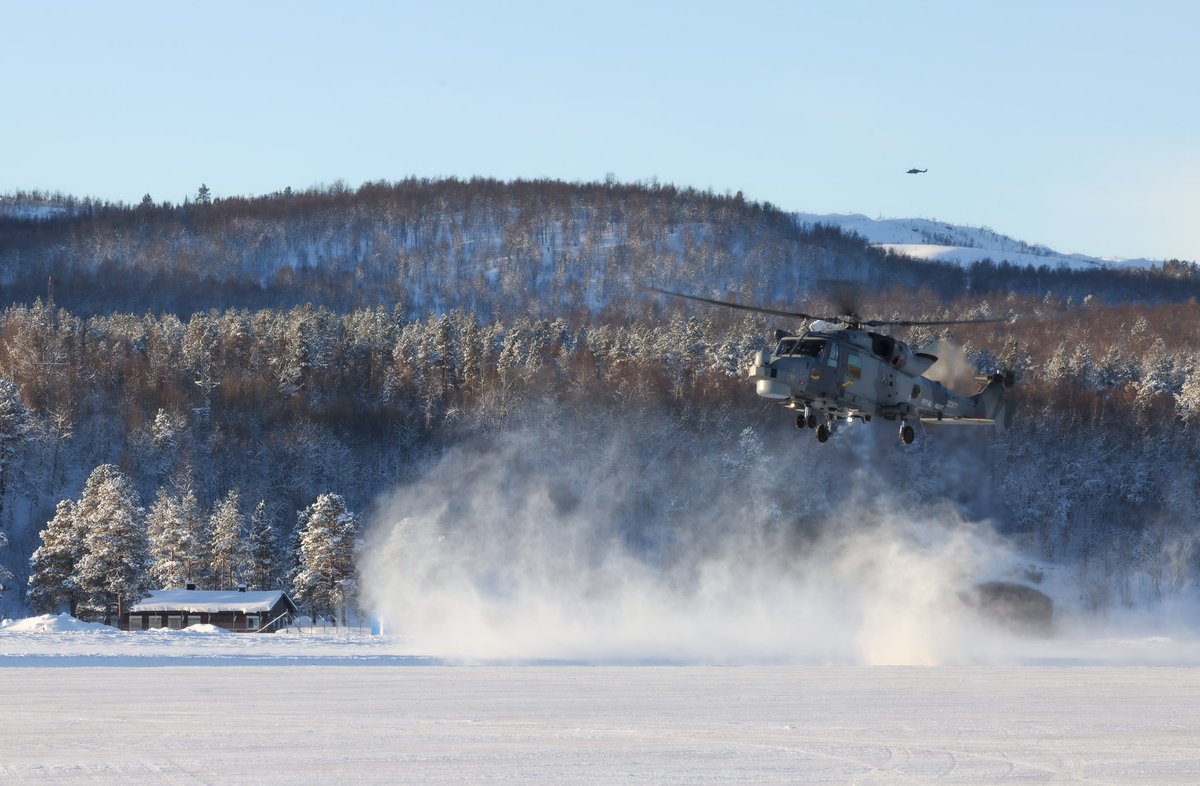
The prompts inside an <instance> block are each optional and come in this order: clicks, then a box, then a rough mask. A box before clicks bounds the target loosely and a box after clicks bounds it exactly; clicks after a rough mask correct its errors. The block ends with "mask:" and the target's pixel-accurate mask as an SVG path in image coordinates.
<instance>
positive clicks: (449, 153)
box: [0, 0, 1200, 260]
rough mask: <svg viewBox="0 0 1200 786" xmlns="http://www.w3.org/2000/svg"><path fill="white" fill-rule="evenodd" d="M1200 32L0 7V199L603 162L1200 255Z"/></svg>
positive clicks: (567, 169)
mask: <svg viewBox="0 0 1200 786" xmlns="http://www.w3.org/2000/svg"><path fill="white" fill-rule="evenodd" d="M1143 6H1144V7H1143ZM1197 29H1200V4H1196V3H1190V2H1157V3H1154V2H1152V3H1145V4H1136V5H1135V4H1133V3H1107V2H1050V1H1049V0H1045V1H1043V2H1028V3H1027V2H1018V1H1014V2H1003V3H1001V2H920V1H919V0H912V1H910V2H888V3H885V2H823V3H815V2H814V3H809V2H790V3H756V2H739V3H733V2H728V3H707V2H688V3H682V2H680V3H667V2H662V3H654V2H643V3H638V2H621V1H617V2H603V3H562V2H544V3H534V2H503V3H501V2H495V3H475V2H440V3H432V2H430V3H420V4H416V3H406V2H394V3H368V2H339V3H308V2H288V3H273V2H262V3H222V2H208V3H195V4H183V3H161V2H157V3H120V4H102V3H83V2H62V3H17V2H6V3H3V4H2V5H0V69H2V72H0V73H2V76H0V85H2V86H0V95H2V96H3V102H2V104H0V106H2V107H3V112H4V117H3V122H0V150H2V151H3V153H0V193H8V192H11V191H14V190H17V189H35V188H36V189H43V190H61V191H65V192H69V193H73V194H76V195H80V196H84V195H89V196H96V197H100V198H105V199H112V200H122V201H127V202H135V201H137V200H139V199H141V197H142V195H143V194H145V193H150V194H151V195H152V196H153V197H154V198H155V199H156V200H160V201H161V200H164V199H167V200H171V201H182V199H183V198H184V197H185V196H187V195H192V194H194V193H195V190H196V188H197V187H198V186H199V184H200V183H201V182H204V183H207V184H208V185H209V186H210V187H211V188H212V190H213V193H214V194H216V195H222V196H225V195H235V194H256V193H267V192H271V191H276V190H280V189H282V188H283V187H285V186H289V185H290V186H292V187H294V188H303V187H307V186H310V185H315V184H321V183H331V182H333V181H335V180H338V179H341V180H344V181H345V182H346V183H348V184H350V185H352V186H354V185H358V184H359V183H361V182H363V181H366V180H379V179H388V180H393V179H399V178H402V177H406V176H408V175H418V176H430V177H436V176H441V175H455V176H460V177H469V176H472V175H484V176H491V177H499V178H504V179H508V178H517V177H525V178H534V177H552V178H562V179H566V180H600V179H602V178H603V177H604V176H605V175H606V174H607V173H609V172H611V173H614V174H615V175H616V176H617V177H618V178H619V179H621V180H625V181H637V180H649V179H651V178H657V179H658V180H659V181H662V182H673V183H677V184H680V185H691V186H696V187H699V188H712V189H714V190H716V191H721V192H723V191H726V190H729V191H737V190H741V191H743V192H744V193H745V194H746V196H747V197H748V198H752V199H757V200H769V201H771V202H773V203H775V204H777V205H779V206H781V207H783V208H786V209H790V210H799V211H808V212H822V213H826V212H858V213H865V214H867V215H869V216H872V217H880V216H885V217H924V218H936V219H941V220H945V221H950V222H955V223H963V224H969V225H974V226H979V225H986V226H989V227H991V228H993V229H995V230H997V231H1000V232H1004V233H1006V234H1010V235H1013V236H1015V237H1018V238H1019V239H1022V240H1026V241H1029V242H1036V243H1045V244H1048V245H1050V246H1052V247H1054V248H1056V249H1057V250H1060V251H1065V252H1080V253H1087V254H1093V255H1096V256H1123V257H1136V256H1149V257H1153V258H1166V257H1181V258H1185V259H1192V260H1200V222H1197V220H1196V218H1197V216H1198V215H1200V133H1198V130H1200V100H1198V99H1200V89H1198V85H1200V54H1198V53H1197V47H1196V46H1195V41H1194V36H1195V31H1196V30H1197ZM913 166H918V167H921V168H925V167H928V169H929V172H928V173H927V174H925V175H920V176H911V175H905V174H904V170H906V169H908V168H909V167H913Z"/></svg>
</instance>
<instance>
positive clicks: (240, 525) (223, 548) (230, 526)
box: [208, 489, 248, 589]
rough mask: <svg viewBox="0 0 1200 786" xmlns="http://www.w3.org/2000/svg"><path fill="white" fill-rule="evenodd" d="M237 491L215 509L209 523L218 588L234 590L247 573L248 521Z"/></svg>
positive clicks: (215, 583)
mask: <svg viewBox="0 0 1200 786" xmlns="http://www.w3.org/2000/svg"><path fill="white" fill-rule="evenodd" d="M238 502H239V494H238V490H237V489H230V490H229V493H228V494H227V495H225V499H223V500H221V501H220V502H218V503H217V504H216V506H215V507H214V508H213V512H212V516H211V517H210V518H209V520H208V528H209V531H210V532H211V533H212V577H213V588H214V589H234V588H235V587H236V586H237V584H238V582H240V581H241V580H242V574H243V573H244V571H245V563H246V554H247V551H248V547H247V544H246V535H245V532H244V530H245V527H246V521H245V519H244V518H243V517H242V512H241V511H240V510H239V509H238Z"/></svg>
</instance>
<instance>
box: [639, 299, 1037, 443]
mask: <svg viewBox="0 0 1200 786" xmlns="http://www.w3.org/2000/svg"><path fill="white" fill-rule="evenodd" d="M642 289H643V290H644V291H647V292H653V293H657V294H660V295H667V296H669V297H676V298H683V299H686V300H694V301H697V302H700V303H708V304H710V305H715V306H724V307H726V308H734V309H739V310H741V311H754V312H757V313H760V314H770V315H773V316H780V317H788V318H792V319H799V320H803V321H805V322H806V323H807V327H806V328H805V329H804V330H803V332H801V333H793V332H791V331H787V330H776V331H775V341H776V344H775V349H774V350H772V351H771V352H767V351H765V350H763V351H759V352H757V353H755V355H754V359H753V364H752V366H751V367H750V370H749V372H748V377H749V379H750V380H752V381H753V382H754V388H755V392H756V393H758V395H759V396H762V397H763V398H766V399H772V400H776V401H779V402H781V403H782V404H783V406H784V407H786V408H788V409H790V410H795V411H796V413H797V414H796V427H797V428H800V429H805V428H807V429H812V430H813V431H814V432H815V433H816V437H817V441H818V442H827V441H828V440H829V438H830V437H831V436H832V435H833V433H834V431H835V430H836V429H837V427H838V425H839V424H840V423H842V422H846V423H849V422H851V421H853V420H854V419H855V418H857V419H859V420H860V421H862V422H864V423H869V422H871V421H872V420H873V419H876V418H878V419H881V420H888V421H892V422H896V421H899V423H900V435H899V436H900V441H901V442H903V443H904V444H905V445H911V444H912V443H913V441H914V440H915V439H916V437H917V429H918V427H922V428H923V426H924V425H925V424H932V423H941V424H955V425H967V424H975V425H993V426H995V427H996V429H997V430H998V431H1007V430H1008V428H1009V425H1010V424H1011V422H1012V417H1013V409H1014V402H1013V400H1012V399H1011V398H1007V397H1006V396H1005V393H1006V392H1007V391H1008V389H1009V388H1011V387H1012V385H1013V373H1012V372H1011V371H997V372H995V373H993V374H989V375H987V376H982V377H976V378H975V380H976V381H977V382H979V383H981V384H982V385H983V387H981V388H980V389H979V391H978V392H976V393H975V394H974V395H962V394H959V393H955V392H954V391H952V390H950V389H948V388H947V387H946V386H945V385H943V384H942V383H941V382H938V381H937V380H933V379H930V378H928V377H926V376H924V374H925V372H926V371H928V370H929V368H930V367H931V366H933V364H934V363H936V362H937V360H938V358H937V355H933V354H930V353H928V352H922V351H920V350H917V349H914V348H912V347H910V346H909V345H908V344H906V343H904V342H903V341H900V340H898V339H896V338H893V337H892V336H889V335H886V334H883V333H877V332H874V331H873V330H870V329H869V328H878V327H889V326H890V327H912V326H918V325H920V326H933V325H962V324H971V323H980V322H999V321H1002V320H998V319H945V320H879V319H863V318H862V317H861V316H859V315H858V314H854V313H847V314H839V315H836V316H828V317H821V316H814V315H812V314H805V313H803V312H799V311H782V310H778V309H772V308H760V307H758V306H747V305H743V304H741V303H733V302H729V301H725V300H714V299H712V298H706V297H699V296H697V295H686V294H683V293H680V292H669V291H667V290H665V289H658V288H657V287H642Z"/></svg>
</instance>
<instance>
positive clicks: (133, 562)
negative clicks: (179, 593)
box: [75, 464, 150, 623]
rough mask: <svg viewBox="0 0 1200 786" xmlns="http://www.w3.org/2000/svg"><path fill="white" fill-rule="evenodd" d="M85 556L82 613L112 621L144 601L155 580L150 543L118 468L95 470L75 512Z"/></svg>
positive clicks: (79, 570) (80, 574) (80, 569)
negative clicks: (150, 571)
mask: <svg viewBox="0 0 1200 786" xmlns="http://www.w3.org/2000/svg"><path fill="white" fill-rule="evenodd" d="M75 516H76V518H77V519H78V522H79V526H80V527H81V528H82V530H83V556H82V557H80V559H79V562H78V563H77V565H76V568H75V576H76V581H77V582H78V584H79V589H80V592H81V593H82V595H83V600H82V603H81V604H80V607H81V610H86V611H87V612H90V613H92V614H95V615H98V616H103V618H104V621H105V622H106V623H108V622H111V621H112V616H113V612H114V611H115V610H117V608H118V606H119V605H124V606H127V605H129V604H131V603H133V602H135V601H137V600H138V599H139V598H141V597H143V595H144V594H145V591H146V589H147V583H148V580H149V575H148V568H149V566H150V554H149V540H148V539H147V538H146V524H145V511H143V510H142V508H141V506H140V505H139V504H138V496H137V492H136V491H134V489H133V484H132V483H130V481H129V478H127V477H126V476H125V475H124V473H122V472H121V470H120V469H118V468H117V467H116V465H114V464H101V465H100V466H98V467H96V468H95V469H94V470H92V474H91V475H90V476H89V477H88V479H87V482H86V483H85V484H84V487H83V497H82V498H81V499H80V500H79V504H78V505H77V506H76V508H75Z"/></svg>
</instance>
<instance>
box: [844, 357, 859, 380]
mask: <svg viewBox="0 0 1200 786" xmlns="http://www.w3.org/2000/svg"><path fill="white" fill-rule="evenodd" d="M846 379H849V380H859V379H862V361H861V360H859V359H858V355H850V356H848V357H847V358H846Z"/></svg>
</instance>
